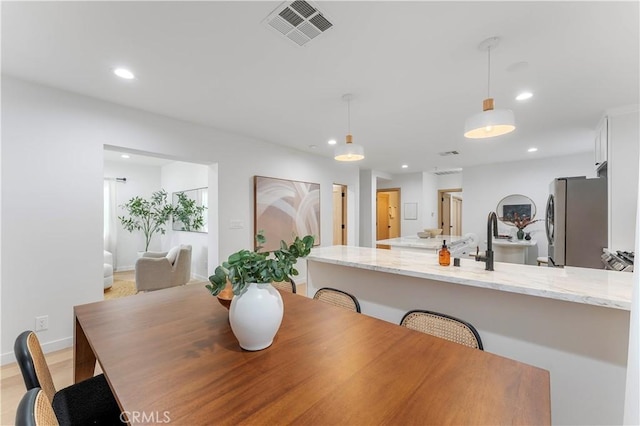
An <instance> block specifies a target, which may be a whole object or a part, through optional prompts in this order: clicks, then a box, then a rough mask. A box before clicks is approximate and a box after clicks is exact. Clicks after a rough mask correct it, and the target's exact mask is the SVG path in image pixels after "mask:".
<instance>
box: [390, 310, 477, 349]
mask: <svg viewBox="0 0 640 426" xmlns="http://www.w3.org/2000/svg"><path fill="white" fill-rule="evenodd" d="M400 325H401V326H403V327H407V328H410V329H412V330H416V331H421V332H423V333H426V334H430V335H432V336H436V337H440V338H442V339H446V340H449V341H451V342H455V343H460V344H461V345H465V346H469V347H471V348H476V349H480V350H483V347H482V340H481V339H480V335H479V334H478V331H477V330H476V329H475V327H474V326H472V325H471V324H469V323H468V322H466V321H463V320H461V319H458V318H454V317H451V316H449V315H445V314H440V313H438V312H432V311H423V310H418V309H416V310H413V311H409V312H407V313H406V314H405V316H404V317H403V318H402V321H400Z"/></svg>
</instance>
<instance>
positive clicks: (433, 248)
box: [376, 235, 464, 253]
mask: <svg viewBox="0 0 640 426" xmlns="http://www.w3.org/2000/svg"><path fill="white" fill-rule="evenodd" d="M463 238H464V237H461V236H456V235H438V236H435V237H431V238H419V237H418V236H406V237H397V238H389V239H388V240H378V241H376V244H379V245H383V246H389V248H390V249H391V250H407V251H424V250H427V251H429V252H432V253H437V252H438V250H440V248H441V247H442V243H443V241H447V244H451V243H452V242H454V241H458V240H460V239H463Z"/></svg>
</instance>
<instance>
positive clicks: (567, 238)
mask: <svg viewBox="0 0 640 426" xmlns="http://www.w3.org/2000/svg"><path fill="white" fill-rule="evenodd" d="M549 193H550V194H549V199H548V200H547V209H546V210H547V211H546V226H545V227H546V231H547V241H548V242H549V263H548V265H549V266H556V267H562V266H580V267H583V268H597V269H603V268H604V265H603V263H602V260H601V257H600V256H601V255H602V249H603V248H605V247H607V180H606V178H596V179H587V178H585V177H584V176H580V177H567V178H558V179H554V180H553V182H551V186H550V188H549Z"/></svg>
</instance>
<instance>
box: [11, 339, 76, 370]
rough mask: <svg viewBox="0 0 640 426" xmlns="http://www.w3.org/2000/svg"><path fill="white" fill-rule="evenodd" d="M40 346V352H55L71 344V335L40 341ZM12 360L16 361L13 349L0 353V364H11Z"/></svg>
mask: <svg viewBox="0 0 640 426" xmlns="http://www.w3.org/2000/svg"><path fill="white" fill-rule="evenodd" d="M40 346H42V352H44V353H45V354H48V353H49V352H55V351H59V350H60V349H66V348H70V347H71V346H73V337H65V338H64V339H60V340H54V341H53V342H47V343H41V344H40ZM12 362H16V355H15V354H14V352H13V351H11V352H7V353H4V354H2V355H0V365H5V364H11V363H12Z"/></svg>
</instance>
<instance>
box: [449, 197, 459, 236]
mask: <svg viewBox="0 0 640 426" xmlns="http://www.w3.org/2000/svg"><path fill="white" fill-rule="evenodd" d="M451 218H452V219H451V235H462V198H458V197H452V198H451Z"/></svg>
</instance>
